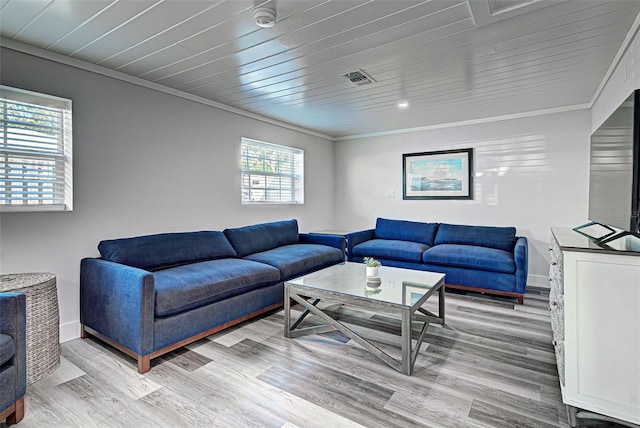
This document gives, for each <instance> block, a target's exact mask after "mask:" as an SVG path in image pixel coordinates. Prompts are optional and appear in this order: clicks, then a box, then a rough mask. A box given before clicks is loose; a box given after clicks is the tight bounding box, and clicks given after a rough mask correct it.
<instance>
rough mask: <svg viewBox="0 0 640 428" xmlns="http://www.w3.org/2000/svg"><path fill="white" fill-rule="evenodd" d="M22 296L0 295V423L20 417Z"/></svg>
mask: <svg viewBox="0 0 640 428" xmlns="http://www.w3.org/2000/svg"><path fill="white" fill-rule="evenodd" d="M26 320H27V315H26V296H25V295H24V294H22V293H0V422H2V421H3V420H5V419H6V422H7V425H11V424H17V423H18V422H20V421H21V420H22V418H23V417H24V394H25V393H26V391H27V365H26V360H27V330H26Z"/></svg>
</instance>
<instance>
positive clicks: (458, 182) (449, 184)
mask: <svg viewBox="0 0 640 428" xmlns="http://www.w3.org/2000/svg"><path fill="white" fill-rule="evenodd" d="M402 199H405V200H414V199H415V200H424V199H473V149H459V150H440V151H435V152H421V153H405V154H403V155H402Z"/></svg>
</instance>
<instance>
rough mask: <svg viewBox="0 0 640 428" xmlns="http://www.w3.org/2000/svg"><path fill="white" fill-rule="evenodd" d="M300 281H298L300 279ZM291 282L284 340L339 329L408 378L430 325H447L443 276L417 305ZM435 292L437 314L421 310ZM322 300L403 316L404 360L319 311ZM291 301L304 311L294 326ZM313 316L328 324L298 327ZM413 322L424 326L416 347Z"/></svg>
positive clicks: (286, 296)
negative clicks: (397, 358)
mask: <svg viewBox="0 0 640 428" xmlns="http://www.w3.org/2000/svg"><path fill="white" fill-rule="evenodd" d="M328 269H331V268H328ZM387 269H389V268H387ZM391 269H400V268H391ZM302 278H304V277H302ZM297 280H299V278H298V279H297ZM292 281H294V282H292ZM292 281H287V282H285V283H284V336H285V337H288V338H294V337H299V336H303V335H307V334H319V333H326V332H329V331H334V330H338V331H340V332H341V333H343V334H344V335H345V336H347V337H349V338H350V339H353V340H354V341H355V342H356V343H358V344H359V345H360V346H362V347H363V348H364V349H366V350H367V351H369V352H371V353H372V354H373V355H375V356H376V357H378V358H379V359H380V360H382V361H383V362H385V363H386V364H388V365H389V366H391V367H392V368H394V369H396V370H397V371H399V372H401V373H403V374H405V375H411V372H412V371H413V366H414V364H415V362H416V358H417V356H418V352H419V351H420V345H421V344H422V341H423V339H424V335H425V333H426V331H427V328H428V327H429V324H430V323H435V324H441V325H444V323H445V298H444V291H445V283H444V275H442V278H441V279H440V280H439V281H438V282H437V283H436V284H433V285H431V286H430V287H429V288H425V291H426V292H425V293H424V294H423V295H422V296H421V297H420V298H419V299H418V300H417V301H416V302H415V303H408V304H399V303H394V302H385V301H380V300H375V299H372V298H370V297H368V296H366V295H362V296H356V295H353V294H349V293H343V292H340V291H335V290H327V289H323V288H319V287H318V285H317V284H316V285H314V286H306V285H301V284H299V283H298V284H296V283H295V281H296V280H292ZM363 283H364V281H363ZM416 285H417V284H416ZM422 286H424V284H422ZM363 288H364V287H363ZM436 292H438V314H437V315H436V314H433V313H431V312H429V311H427V310H426V309H424V308H422V305H423V304H424V303H425V302H426V301H427V300H428V299H429V298H430V297H431V296H432V295H434V294H435V293H436ZM323 299H326V300H330V301H334V302H337V303H340V304H343V305H349V306H354V307H357V308H361V309H364V310H370V311H374V312H384V313H387V314H395V315H400V317H401V334H400V337H401V349H402V354H401V355H402V359H401V360H400V361H398V360H396V359H395V358H393V357H392V356H390V355H389V354H387V353H386V352H384V351H383V350H381V349H380V348H378V347H377V346H375V345H374V344H372V343H371V342H369V341H368V340H367V339H365V338H364V337H362V336H360V335H359V334H357V333H356V332H354V331H353V330H351V329H350V328H349V327H347V326H346V325H345V324H343V323H341V322H340V321H338V320H337V319H335V318H332V317H331V316H330V315H329V314H327V313H326V312H324V311H323V310H322V309H320V308H318V307H317V305H318V303H319V302H320V301H321V300H323ZM291 300H293V301H295V302H297V303H299V304H300V305H301V306H302V307H303V308H304V310H303V311H302V313H301V314H300V315H299V316H298V318H297V319H296V320H295V321H294V322H293V324H292V323H291ZM310 313H311V314H314V315H316V316H318V317H319V318H320V319H321V320H322V321H324V322H325V323H326V324H324V325H319V326H311V327H304V328H299V326H300V324H301V323H302V321H303V320H304V319H305V318H306V317H307V315H309V314H310ZM414 321H417V322H422V323H423V324H422V327H421V330H420V335H419V336H418V338H417V341H416V344H415V346H413V343H412V322H414Z"/></svg>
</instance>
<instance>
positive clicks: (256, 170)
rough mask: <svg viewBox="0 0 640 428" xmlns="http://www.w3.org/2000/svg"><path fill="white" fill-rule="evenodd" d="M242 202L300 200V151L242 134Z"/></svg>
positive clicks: (291, 202) (301, 157)
mask: <svg viewBox="0 0 640 428" xmlns="http://www.w3.org/2000/svg"><path fill="white" fill-rule="evenodd" d="M240 153H241V155H240V163H241V169H242V179H241V190H242V203H243V204H252V203H272V204H302V203H304V151H303V150H301V149H296V148H293V147H286V146H280V145H276V144H270V143H265V142H262V141H257V140H252V139H249V138H242V142H241V149H240Z"/></svg>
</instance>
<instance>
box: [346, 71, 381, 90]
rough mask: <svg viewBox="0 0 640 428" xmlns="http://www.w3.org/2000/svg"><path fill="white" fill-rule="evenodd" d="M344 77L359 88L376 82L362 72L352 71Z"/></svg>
mask: <svg viewBox="0 0 640 428" xmlns="http://www.w3.org/2000/svg"><path fill="white" fill-rule="evenodd" d="M342 77H346V78H347V79H349V81H350V82H351V83H353V84H354V85H357V86H364V85H368V84H370V83H373V82H375V80H373V78H372V77H371V76H369V75H368V74H367V73H365V72H364V71H362V70H355V71H350V72H349V73H347V74H343V75H342Z"/></svg>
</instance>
